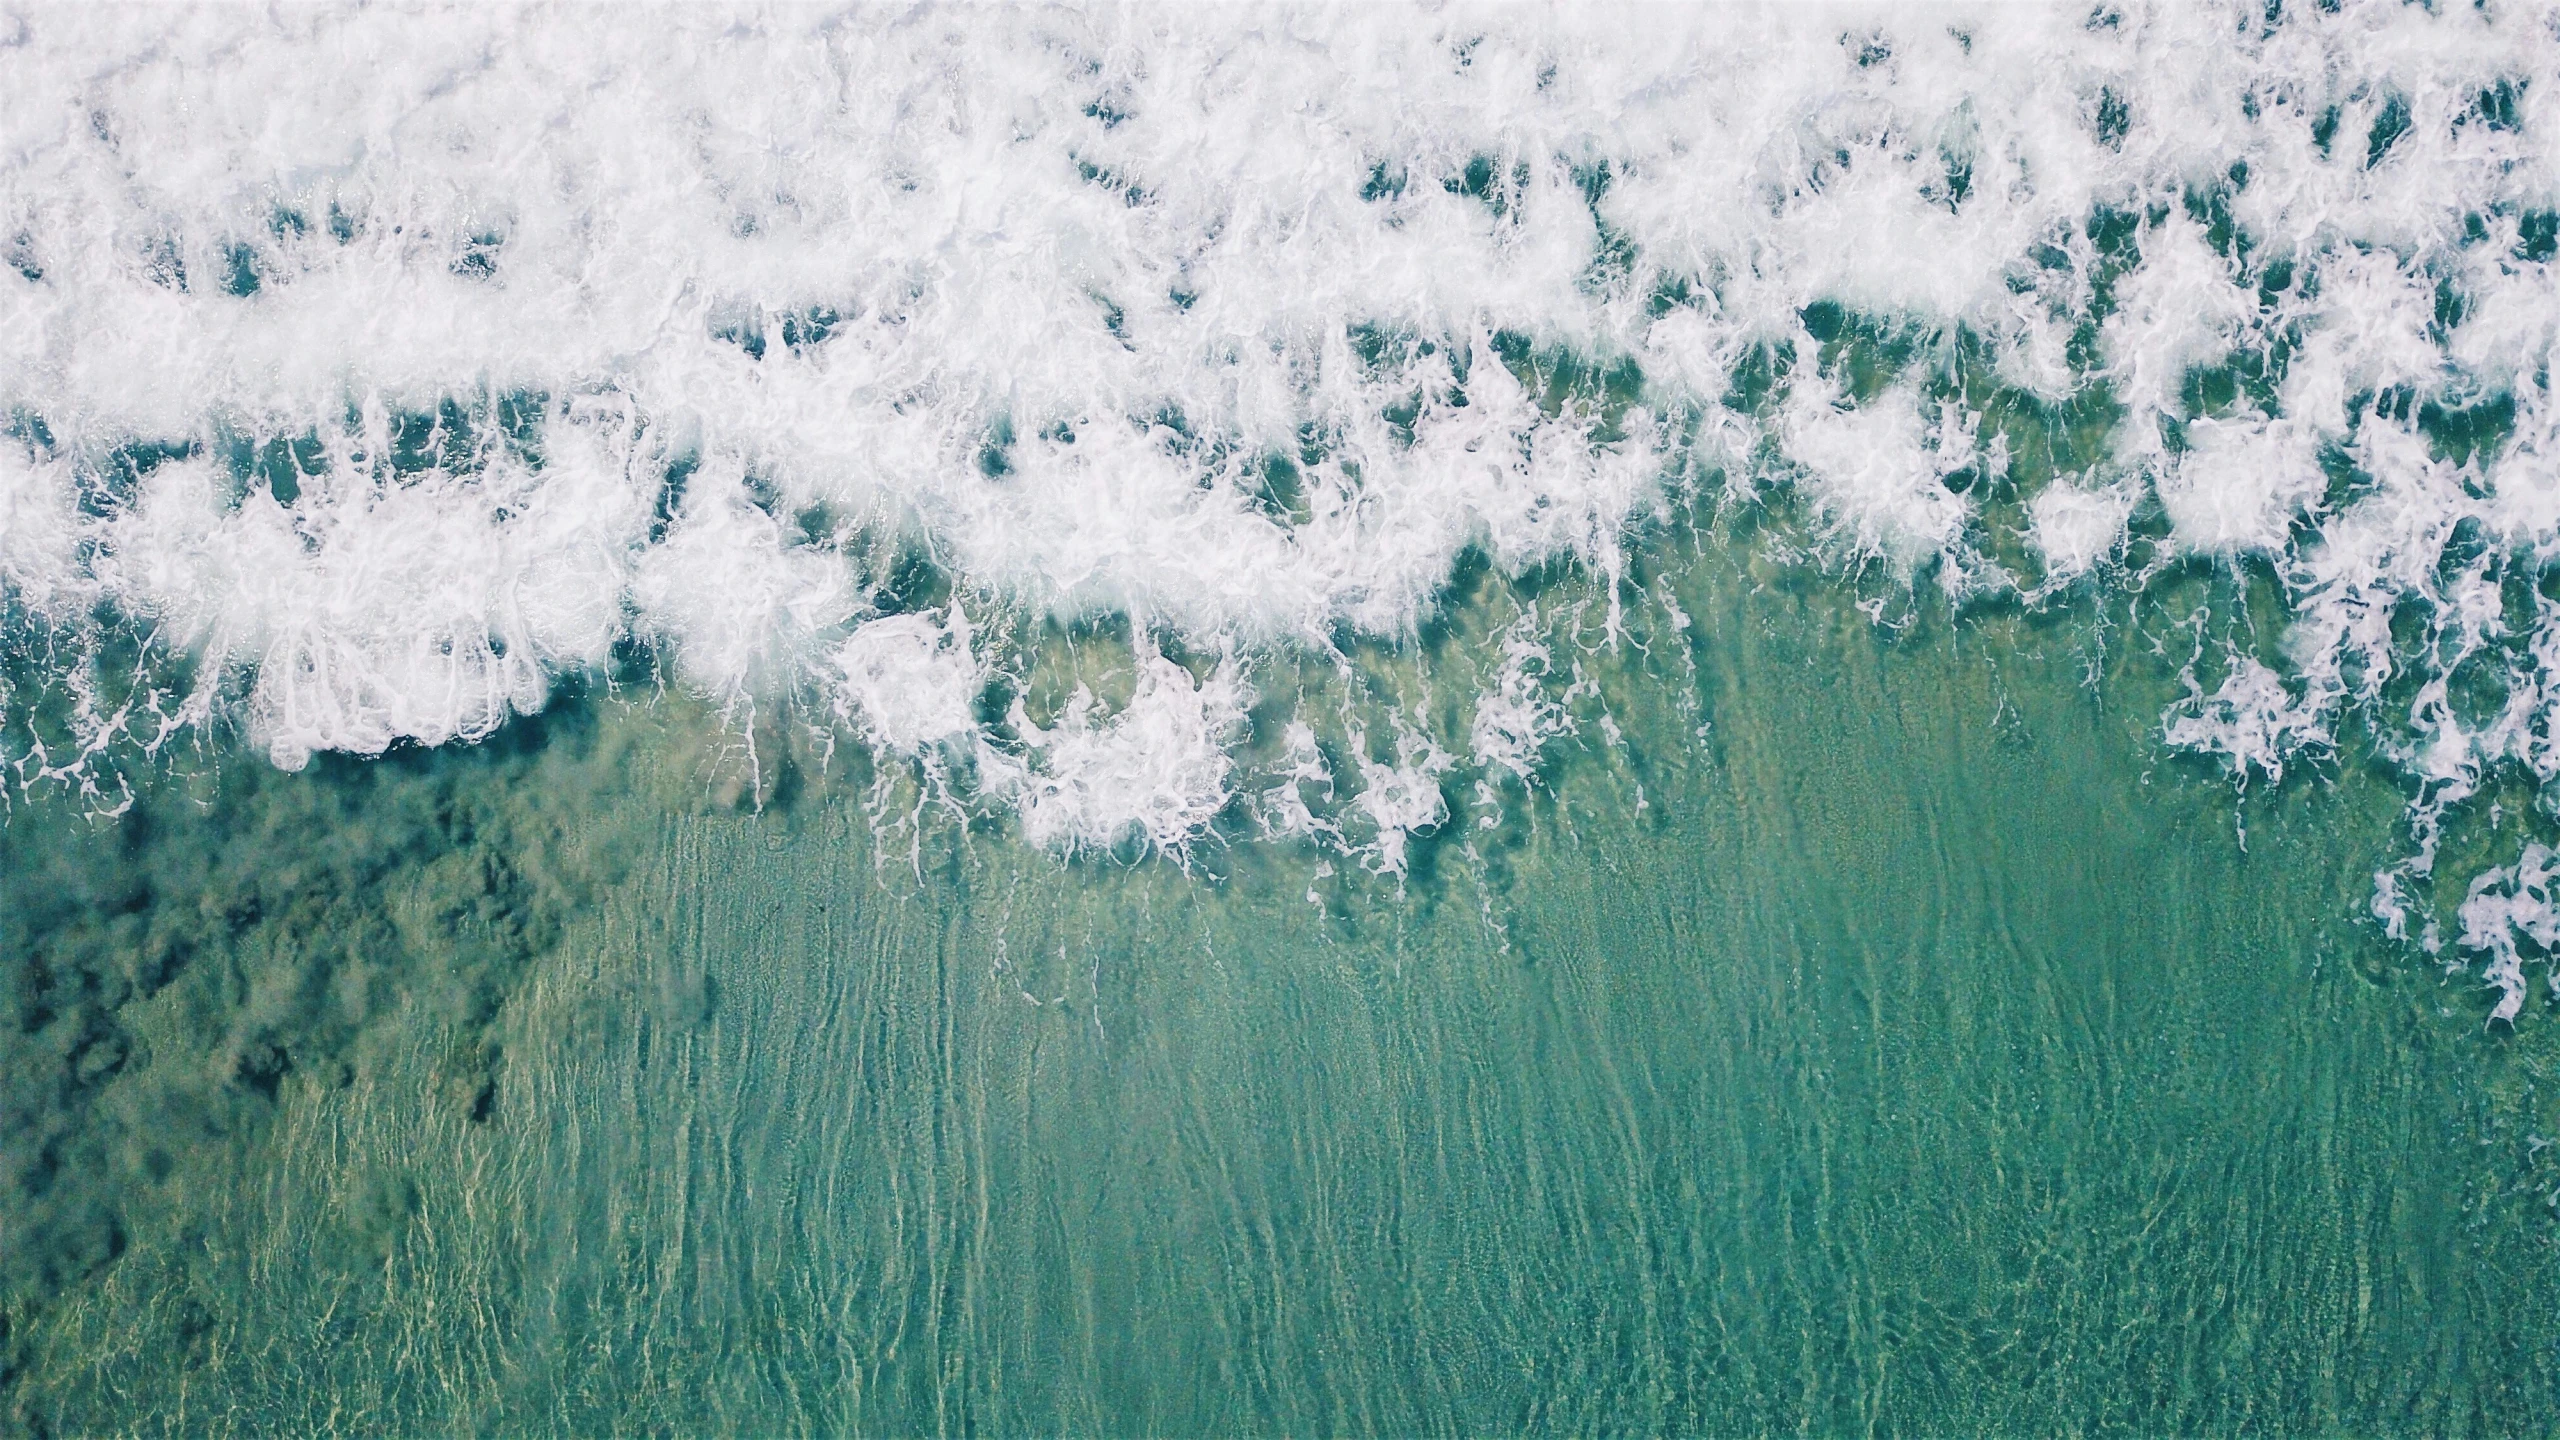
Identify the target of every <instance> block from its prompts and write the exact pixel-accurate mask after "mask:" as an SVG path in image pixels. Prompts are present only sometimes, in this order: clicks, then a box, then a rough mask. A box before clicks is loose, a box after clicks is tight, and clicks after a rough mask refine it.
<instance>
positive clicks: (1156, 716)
mask: <svg viewBox="0 0 2560 1440" xmlns="http://www.w3.org/2000/svg"><path fill="white" fill-rule="evenodd" d="M1252 700H1253V692H1252V691H1251V690H1250V689H1248V688H1247V687H1246V686H1245V684H1244V682H1243V681H1242V680H1241V679H1240V678H1239V677H1238V676H1237V674H1236V671H1235V667H1234V666H1233V665H1232V664H1221V665H1219V666H1218V667H1217V668H1216V669H1215V670H1213V671H1212V672H1211V673H1210V674H1209V675H1207V676H1206V677H1203V678H1198V679H1195V678H1194V677H1193V676H1192V674H1191V673H1190V672H1189V671H1187V670H1185V669H1183V668H1182V667H1181V666H1180V665H1177V664H1175V663H1174V662H1173V661H1171V660H1168V659H1166V658H1164V657H1163V656H1161V655H1153V654H1146V655H1141V656H1140V657H1139V660H1138V678H1137V688H1136V691H1135V693H1134V694H1133V695H1132V696H1131V698H1130V700H1129V703H1128V705H1127V706H1126V707H1125V708H1123V709H1122V710H1121V711H1120V712H1119V713H1117V714H1115V715H1111V716H1109V717H1107V718H1106V717H1103V716H1101V715H1100V714H1099V713H1098V706H1097V705H1096V702H1095V700H1094V696H1093V692H1092V691H1091V690H1089V689H1087V688H1085V687H1083V686H1081V685H1080V686H1078V687H1076V691H1075V693H1074V694H1073V695H1072V696H1070V697H1069V699H1068V701H1067V704H1066V707H1065V709H1064V710H1063V711H1062V712H1061V713H1060V714H1059V716H1058V717H1057V720H1056V722H1055V723H1054V724H1052V725H1049V726H1046V727H1044V726H1040V725H1037V724H1034V723H1033V722H1032V720H1031V719H1030V717H1029V716H1028V715H1027V714H1025V713H1024V709H1023V705H1022V702H1021V701H1020V700H1018V699H1017V700H1016V701H1015V702H1014V705H1013V711H1012V715H1011V717H1010V718H1011V720H1012V723H1013V727H1014V729H1015V731H1016V733H1017V734H1019V735H1020V737H1021V740H1022V753H1021V754H1020V755H1019V756H1016V755H1014V754H1010V753H1007V752H1005V751H1001V750H998V749H996V748H994V747H992V746H988V745H985V744H984V743H981V745H980V748H979V754H978V774H979V781H980V784H981V785H983V786H985V787H986V788H988V789H990V790H992V791H993V792H995V793H997V794H999V795H1004V796H1008V797H1010V798H1011V799H1012V801H1013V803H1014V804H1015V805H1016V806H1017V807H1018V808H1019V809H1020V811H1021V814H1022V830H1023V834H1024V835H1025V836H1027V837H1028V838H1029V839H1030V840H1031V841H1032V843H1034V844H1037V845H1043V846H1049V847H1052V848H1055V849H1060V850H1079V849H1089V850H1109V849H1112V848H1113V847H1115V846H1117V845H1119V844H1121V843H1122V842H1123V841H1125V840H1129V839H1131V838H1136V839H1139V840H1143V841H1144V842H1145V843H1146V844H1147V845H1149V846H1152V847H1154V848H1155V849H1158V850H1161V851H1164V852H1166V853H1169V854H1172V855H1175V856H1177V857H1179V856H1182V855H1184V854H1186V853H1187V852H1188V851H1189V849H1190V847H1191V844H1192V842H1193V841H1194V840H1196V839H1197V838H1198V837H1199V835H1200V833H1201V832H1202V831H1204V830H1206V829H1207V828H1208V826H1209V822H1210V821H1211V820H1213V819H1215V818H1216V817H1217V815H1218V812H1219V811H1221V810H1223V809H1225V808H1226V806H1227V802H1228V800H1229V799H1231V798H1232V797H1233V795H1234V790H1233V787H1232V783H1231V778H1232V776H1233V775H1234V773H1235V759H1234V757H1233V756H1232V755H1231V754H1229V753H1228V746H1229V745H1230V744H1232V743H1233V742H1234V741H1235V739H1236V738H1237V736H1238V734H1239V732H1240V731H1241V729H1242V727H1243V724H1244V718H1245V710H1246V707H1247V706H1249V705H1250V704H1252Z"/></svg>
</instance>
